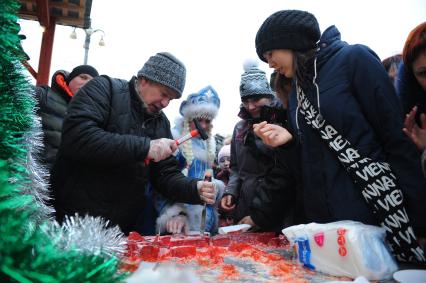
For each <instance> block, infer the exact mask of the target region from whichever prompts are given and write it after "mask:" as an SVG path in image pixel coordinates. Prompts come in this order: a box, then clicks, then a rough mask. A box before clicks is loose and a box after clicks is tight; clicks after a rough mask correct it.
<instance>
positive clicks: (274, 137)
mask: <svg viewBox="0 0 426 283" xmlns="http://www.w3.org/2000/svg"><path fill="white" fill-rule="evenodd" d="M253 131H254V133H255V134H256V135H257V136H258V137H259V138H261V139H262V141H263V143H264V144H266V145H269V146H272V147H277V146H280V145H283V144H285V143H287V142H289V141H291V140H292V139H293V136H292V135H291V134H290V132H289V131H287V129H285V128H283V127H281V126H278V125H274V124H268V123H267V122H265V121H264V122H261V123H259V124H254V125H253Z"/></svg>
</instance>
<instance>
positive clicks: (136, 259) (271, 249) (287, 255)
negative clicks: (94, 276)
mask: <svg viewBox="0 0 426 283" xmlns="http://www.w3.org/2000/svg"><path fill="white" fill-rule="evenodd" d="M128 239H129V240H128V252H127V256H126V257H125V259H124V260H123V269H125V270H129V271H135V270H136V269H137V268H138V266H139V264H140V263H141V262H153V263H157V264H158V265H160V266H162V265H163V264H167V265H170V264H173V265H174V266H175V267H176V270H180V269H182V268H183V269H186V270H190V271H192V272H194V273H195V274H197V275H198V276H199V278H200V280H201V281H202V282H277V281H278V282H283V281H285V282H325V281H333V280H334V281H335V280H336V279H338V280H349V278H345V277H339V278H338V277H332V276H328V275H325V274H321V273H318V272H313V271H310V270H308V269H306V268H303V267H302V266H301V265H300V264H298V263H297V260H296V258H295V253H294V250H293V249H292V248H291V247H290V245H289V242H288V241H287V239H286V238H285V237H283V235H281V236H280V237H277V236H276V235H275V233H242V234H241V233H240V234H227V235H217V236H214V237H206V236H152V237H151V236H150V237H142V236H140V235H138V234H137V233H131V234H130V235H129V238H128ZM148 246H149V247H151V248H147V247H148Z"/></svg>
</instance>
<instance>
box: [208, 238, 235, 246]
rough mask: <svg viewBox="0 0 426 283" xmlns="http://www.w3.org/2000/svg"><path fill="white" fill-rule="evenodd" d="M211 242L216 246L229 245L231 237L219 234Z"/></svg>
mask: <svg viewBox="0 0 426 283" xmlns="http://www.w3.org/2000/svg"><path fill="white" fill-rule="evenodd" d="M211 243H212V245H213V246H215V247H229V246H230V245H231V239H230V238H229V237H228V236H226V235H217V236H214V237H213V238H212V240H211Z"/></svg>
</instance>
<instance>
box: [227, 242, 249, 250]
mask: <svg viewBox="0 0 426 283" xmlns="http://www.w3.org/2000/svg"><path fill="white" fill-rule="evenodd" d="M250 248H251V245H249V244H246V243H233V244H232V245H231V246H230V247H229V248H228V250H229V251H230V252H241V251H243V250H246V249H250Z"/></svg>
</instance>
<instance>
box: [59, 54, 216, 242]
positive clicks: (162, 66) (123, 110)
mask: <svg viewBox="0 0 426 283" xmlns="http://www.w3.org/2000/svg"><path fill="white" fill-rule="evenodd" d="M185 79H186V69H185V66H184V65H183V63H182V62H181V61H179V60H178V59H177V58H176V57H175V56H173V55H172V54H170V53H166V52H162V53H157V54H156V55H154V56H151V57H150V58H149V60H148V61H147V62H146V63H145V64H144V66H143V67H142V69H141V70H140V71H139V72H138V74H137V76H136V77H133V78H132V79H131V80H130V81H125V80H121V79H113V78H110V77H108V76H99V77H97V78H95V79H94V80H92V81H90V82H89V83H88V84H87V85H85V87H84V88H82V89H81V90H80V92H79V93H78V94H77V95H76V96H75V97H74V98H73V100H72V102H71V103H70V105H69V107H68V115H67V117H66V119H65V121H64V126H63V132H62V143H61V146H60V149H59V153H58V159H57V161H56V163H55V166H54V168H53V172H52V175H51V181H52V182H51V183H52V188H53V192H54V204H55V209H56V218H57V220H58V221H62V220H63V218H64V216H65V215H74V213H79V214H80V215H84V214H90V215H93V216H102V217H104V218H106V219H107V220H109V221H110V224H113V225H119V227H120V228H121V230H122V231H123V232H124V233H126V234H127V233H129V232H130V231H132V230H134V226H135V224H136V221H137V218H138V216H139V214H140V211H141V210H142V208H143V207H144V205H145V203H146V199H145V186H146V184H147V183H148V182H150V183H151V184H152V185H153V187H154V189H156V190H158V191H159V192H161V193H162V194H163V195H164V196H165V197H167V198H169V199H171V200H173V201H178V202H187V203H195V204H197V203H201V202H202V201H204V202H206V203H208V204H211V203H214V200H215V193H214V188H213V184H212V183H210V182H204V181H199V180H197V179H191V178H187V177H185V176H184V175H183V174H182V173H181V171H180V169H179V167H178V163H177V161H176V159H175V157H174V156H172V153H173V152H174V151H175V150H176V149H177V145H176V143H175V141H174V140H173V139H172V134H171V131H170V122H169V120H168V119H167V117H166V115H165V114H164V113H163V112H162V111H161V110H162V109H163V108H165V107H167V105H168V104H169V102H170V101H171V100H172V99H177V98H180V97H181V96H182V92H183V89H184V86H185Z"/></svg>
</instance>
